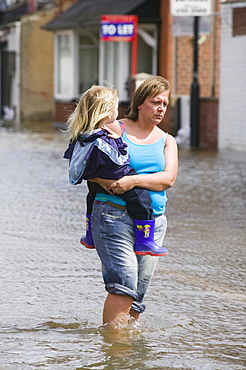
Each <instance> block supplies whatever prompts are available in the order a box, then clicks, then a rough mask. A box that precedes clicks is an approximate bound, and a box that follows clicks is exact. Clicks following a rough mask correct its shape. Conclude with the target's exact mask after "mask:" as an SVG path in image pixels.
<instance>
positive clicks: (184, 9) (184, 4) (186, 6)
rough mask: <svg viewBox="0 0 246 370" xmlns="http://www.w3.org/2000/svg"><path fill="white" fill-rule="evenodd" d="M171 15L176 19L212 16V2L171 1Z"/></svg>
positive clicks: (192, 0)
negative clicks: (178, 17)
mask: <svg viewBox="0 0 246 370" xmlns="http://www.w3.org/2000/svg"><path fill="white" fill-rule="evenodd" d="M171 14H172V15H174V16H176V17H177V16H195V17H199V16H205V15H211V0H171Z"/></svg>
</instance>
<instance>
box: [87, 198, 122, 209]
mask: <svg viewBox="0 0 246 370" xmlns="http://www.w3.org/2000/svg"><path fill="white" fill-rule="evenodd" d="M102 202H104V203H106V204H109V205H110V206H112V207H114V208H117V209H120V210H121V211H125V210H126V206H123V204H116V203H113V202H111V201H110V200H106V201H104V200H97V199H96V200H95V201H94V203H95V204H100V203H102Z"/></svg>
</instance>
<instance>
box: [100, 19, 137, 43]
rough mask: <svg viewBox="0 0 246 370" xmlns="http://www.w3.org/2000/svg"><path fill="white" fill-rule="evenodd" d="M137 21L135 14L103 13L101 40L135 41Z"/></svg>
mask: <svg viewBox="0 0 246 370" xmlns="http://www.w3.org/2000/svg"><path fill="white" fill-rule="evenodd" d="M137 22H138V17H137V16H135V15H102V17H101V40H103V41H134V39H135V37H136V29H137Z"/></svg>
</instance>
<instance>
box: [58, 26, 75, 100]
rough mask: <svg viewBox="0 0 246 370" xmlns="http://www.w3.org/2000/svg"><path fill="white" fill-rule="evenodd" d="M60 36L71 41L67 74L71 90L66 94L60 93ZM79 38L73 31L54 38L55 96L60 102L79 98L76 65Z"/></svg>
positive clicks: (60, 33) (59, 32)
mask: <svg viewBox="0 0 246 370" xmlns="http://www.w3.org/2000/svg"><path fill="white" fill-rule="evenodd" d="M58 36H69V38H70V40H71V54H70V63H69V68H68V70H67V73H66V78H69V79H71V89H70V91H68V92H67V93H66V94H61V93H59V92H58V78H59V76H58ZM77 42H78V41H77V37H76V35H75V33H74V32H73V31H71V30H69V31H58V32H55V37H54V96H55V99H56V100H59V101H68V100H69V101H72V100H73V99H76V98H77V96H78V88H77V84H76V74H77V71H76V65H77V47H76V45H77Z"/></svg>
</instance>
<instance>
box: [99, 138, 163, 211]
mask: <svg viewBox="0 0 246 370" xmlns="http://www.w3.org/2000/svg"><path fill="white" fill-rule="evenodd" d="M166 136H167V134H165V135H164V136H162V137H161V138H160V139H159V140H158V141H156V142H155V143H153V144H144V145H140V144H135V143H133V142H132V141H131V140H130V139H129V138H128V136H127V134H126V132H125V131H124V132H123V135H122V139H123V141H124V142H126V143H127V144H128V151H129V154H130V166H131V167H132V168H134V169H135V171H136V172H137V173H138V174H140V175H141V174H142V175H146V174H151V173H154V172H161V171H163V170H164V168H165V157H164V146H165V140H166ZM148 192H149V194H150V197H151V201H152V207H153V215H154V216H158V215H161V214H163V213H164V212H165V206H166V202H167V196H166V192H165V191H159V192H154V191H150V190H148ZM96 199H97V200H100V201H107V200H110V201H111V202H113V203H116V204H122V205H125V204H126V203H125V201H124V200H123V199H121V198H119V197H117V196H115V195H110V194H109V195H107V194H102V193H99V194H97V196H96Z"/></svg>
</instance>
